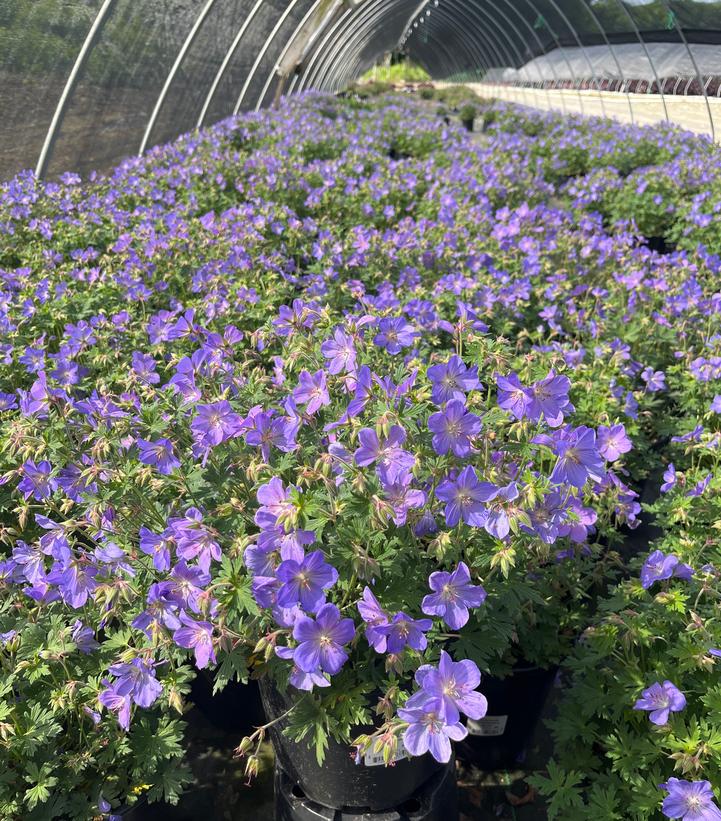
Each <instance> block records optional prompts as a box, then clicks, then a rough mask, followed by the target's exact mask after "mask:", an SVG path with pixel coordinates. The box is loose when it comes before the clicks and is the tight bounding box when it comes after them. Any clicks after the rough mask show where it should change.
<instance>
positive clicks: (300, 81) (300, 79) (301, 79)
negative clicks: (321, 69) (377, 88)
mask: <svg viewBox="0 0 721 821" xmlns="http://www.w3.org/2000/svg"><path fill="white" fill-rule="evenodd" d="M353 11H354V9H353V8H347V9H345V11H344V12H343V13H342V14H341V15H339V16H338V19H337V20H336V21H335V23H333V24H332V25H328V27H327V28H328V30H327V31H326V33H325V36H324V37H323V38H322V39H320V40H319V41H318V43H317V45H316V47H315V49H314V50H313V52H312V53H311V55H310V59H309V60H308V64H307V65H306V66H305V67H304V68H303V70H302V71H301V73H300V74H296V76H295V77H294V78H293V82H292V83H291V86H290V89H289V93H292V92H293V89H294V88H295V86H296V84H297V86H298V93H299V94H300V93H301V92H302V91H303V90H304V89H305V82H306V78H307V77H309V75H310V72H311V71H312V69H313V68H314V66H315V64H316V62H317V61H318V58H319V56H320V54H322V52H323V49H324V48H325V45H326V43H327V42H328V41H329V40H330V39H331V37H332V36H333V34H334V33H335V32H336V31H337V30H338V28H340V26H341V25H342V24H343V23H344V21H345V20H347V19H348V18H349V17H350V16H351V15H352V14H353Z"/></svg>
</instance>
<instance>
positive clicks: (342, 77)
mask: <svg viewBox="0 0 721 821" xmlns="http://www.w3.org/2000/svg"><path fill="white" fill-rule="evenodd" d="M373 33H374V29H372V30H371V31H369V32H368V33H367V34H366V36H365V37H364V38H363V42H361V43H359V45H358V49H357V50H356V54H355V57H354V58H353V59H354V62H350V61H349V62H348V63H347V64H346V65H343V63H342V62H340V61H337V62H336V64H335V66H334V69H333V70H334V71H335V72H340V73H339V75H338V76H332V87H333V88H336V89H338V88H342V87H344V86H345V85H346V84H347V83H348V81H349V80H350V79H351V78H352V77H353V76H355V72H356V71H357V70H358V69H359V67H360V65H361V63H360V60H359V55H360V53H361V52H362V50H363V49H364V48H365V47H366V46H367V45H368V43H369V42H371V40H372V37H373ZM437 45H438V48H439V49H440V50H441V51H442V53H443V54H444V55H445V59H444V60H443V61H442V62H443V64H444V65H447V66H448V69H449V70H450V71H453V72H454V74H455V73H456V72H457V71H459V70H460V68H461V66H460V64H459V63H458V61H457V59H456V57H455V55H453V53H452V52H451V51H450V50H449V49H448V48H447V47H446V44H445V43H443V42H440V41H439V42H438V44H437ZM464 50H466V52H467V48H466V46H465V45H464ZM467 53H468V52H467ZM468 56H469V58H470V59H471V60H473V59H475V57H474V56H473V55H472V54H470V53H468Z"/></svg>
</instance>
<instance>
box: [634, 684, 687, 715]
mask: <svg viewBox="0 0 721 821" xmlns="http://www.w3.org/2000/svg"><path fill="white" fill-rule="evenodd" d="M641 696H642V697H641V698H639V699H638V701H637V702H636V703H635V704H634V705H633V709H634V710H649V711H650V715H649V719H650V720H651V722H652V723H653V724H666V723H667V722H668V717H669V713H678V712H680V711H681V710H683V709H684V707H685V706H686V697H685V696H684V694H683V693H682V692H681V691H680V690H679V689H678V687H676V685H675V684H672V683H671V682H670V681H664V683H663V684H660V683H659V682H656V683H655V684H652V685H651V686H650V687H648V688H646V689H645V690H644V691H643V693H642V694H641Z"/></svg>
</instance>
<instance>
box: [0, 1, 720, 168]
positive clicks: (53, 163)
mask: <svg viewBox="0 0 721 821" xmlns="http://www.w3.org/2000/svg"><path fill="white" fill-rule="evenodd" d="M720 44H721V2H718V1H717V0H650V1H646V0H423V1H422V2H420V3H419V2H417V0H202V1H201V0H196V1H193V0H154V2H136V0H4V2H2V3H1V4H0V45H2V49H1V50H0V73H1V76H2V86H1V88H0V137H1V138H2V144H3V150H2V153H1V155H0V156H1V159H0V173H1V174H2V176H3V177H4V178H7V177H9V176H11V175H12V174H14V173H16V172H17V171H19V170H20V169H22V168H28V167H29V168H34V169H36V170H37V172H38V173H39V174H41V175H49V176H52V175H56V174H57V173H60V172H62V171H65V170H68V169H73V170H78V171H80V172H87V171H89V170H91V169H103V170H105V169H108V168H110V167H111V166H112V165H113V164H114V163H115V162H117V161H118V160H119V159H121V158H122V157H124V156H127V155H129V154H132V153H142V152H143V151H145V150H146V149H147V148H148V147H150V146H153V145H156V144H158V143H163V142H167V141H168V140H170V139H172V138H174V137H176V136H177V135H179V134H181V133H184V132H186V131H189V130H191V129H193V128H197V127H202V126H204V125H210V124H212V123H214V122H217V121H218V120H220V119H222V118H224V117H227V116H228V115H230V114H233V113H237V112H239V111H246V110H249V109H259V108H260V107H262V106H268V105H270V104H271V103H272V102H273V101H274V100H277V99H278V97H279V96H280V95H283V94H297V93H300V92H303V91H306V90H309V89H318V90H328V91H339V90H340V89H342V88H343V87H344V86H346V85H348V84H349V83H351V82H352V81H353V80H354V79H357V78H358V77H359V76H361V75H362V74H363V73H364V72H365V71H366V70H367V69H368V68H369V67H370V66H372V65H373V64H374V63H375V62H376V61H377V60H378V58H379V57H380V56H381V55H383V54H384V53H387V52H394V51H395V52H402V53H404V54H405V55H407V57H408V58H410V59H411V60H413V61H415V62H416V63H418V64H420V65H421V66H422V67H424V68H425V69H426V70H427V71H428V73H429V74H430V75H431V77H432V78H433V79H434V80H439V81H444V80H445V81H452V82H459V81H460V82H468V83H478V84H481V85H482V86H483V88H484V89H485V90H486V91H487V92H490V93H492V94H493V96H496V97H502V98H506V99H510V100H515V101H517V102H521V103H526V104H530V105H536V106H539V107H555V108H559V109H561V110H563V111H578V112H581V113H598V114H611V115H613V116H617V117H620V118H625V119H630V120H632V121H638V122H651V121H655V120H657V119H669V120H672V121H679V122H684V123H686V124H687V125H689V126H690V127H691V128H692V129H693V130H695V131H697V132H701V133H707V134H709V135H711V136H715V133H716V131H718V130H721V120H720V119H719V108H718V106H719V103H718V97H719V95H720V94H721V48H720V47H719V46H720ZM18 135H22V138H21V139H18Z"/></svg>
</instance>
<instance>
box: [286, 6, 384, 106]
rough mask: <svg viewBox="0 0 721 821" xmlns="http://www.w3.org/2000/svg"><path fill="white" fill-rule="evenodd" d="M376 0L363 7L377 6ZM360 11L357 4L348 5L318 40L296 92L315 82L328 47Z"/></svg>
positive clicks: (332, 44) (331, 45)
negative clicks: (321, 38)
mask: <svg viewBox="0 0 721 821" xmlns="http://www.w3.org/2000/svg"><path fill="white" fill-rule="evenodd" d="M377 2H378V0H370V3H369V4H366V6H364V7H363V8H365V9H367V8H368V5H370V6H372V7H373V8H376V7H377ZM359 13H362V11H361V8H360V7H358V6H349V7H348V8H347V9H346V10H345V11H344V13H343V14H342V15H341V16H340V17H339V18H338V20H336V22H335V23H334V24H333V26H331V27H330V29H329V31H328V33H327V34H326V36H325V37H324V38H323V40H322V41H320V42H319V43H318V45H317V47H316V49H315V50H314V51H313V53H312V55H311V57H310V60H309V61H308V65H307V66H306V68H305V69H304V71H303V73H302V74H301V76H300V77H299V79H298V92H299V93H300V92H302V91H305V90H306V89H310V88H311V85H312V84H314V83H315V78H316V77H317V75H318V70H319V68H320V66H322V65H323V62H324V60H325V59H326V56H327V54H328V52H329V50H330V49H332V48H333V46H334V45H335V43H336V41H337V38H338V36H340V33H341V32H344V31H345V30H346V29H347V28H348V26H349V25H350V24H352V23H353V21H355V20H356V19H357V15H358V14H359Z"/></svg>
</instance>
